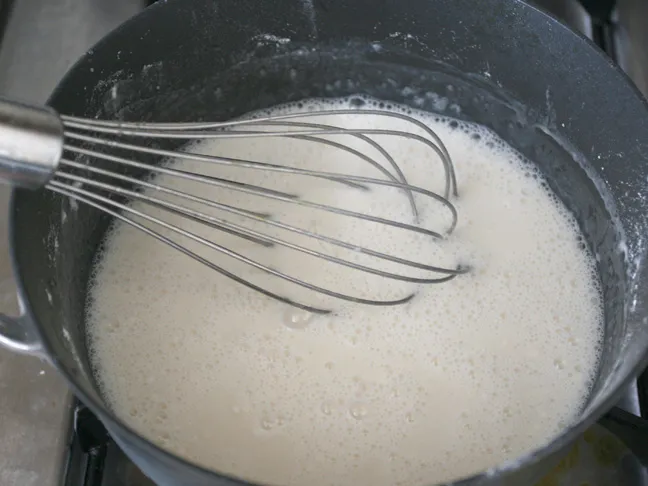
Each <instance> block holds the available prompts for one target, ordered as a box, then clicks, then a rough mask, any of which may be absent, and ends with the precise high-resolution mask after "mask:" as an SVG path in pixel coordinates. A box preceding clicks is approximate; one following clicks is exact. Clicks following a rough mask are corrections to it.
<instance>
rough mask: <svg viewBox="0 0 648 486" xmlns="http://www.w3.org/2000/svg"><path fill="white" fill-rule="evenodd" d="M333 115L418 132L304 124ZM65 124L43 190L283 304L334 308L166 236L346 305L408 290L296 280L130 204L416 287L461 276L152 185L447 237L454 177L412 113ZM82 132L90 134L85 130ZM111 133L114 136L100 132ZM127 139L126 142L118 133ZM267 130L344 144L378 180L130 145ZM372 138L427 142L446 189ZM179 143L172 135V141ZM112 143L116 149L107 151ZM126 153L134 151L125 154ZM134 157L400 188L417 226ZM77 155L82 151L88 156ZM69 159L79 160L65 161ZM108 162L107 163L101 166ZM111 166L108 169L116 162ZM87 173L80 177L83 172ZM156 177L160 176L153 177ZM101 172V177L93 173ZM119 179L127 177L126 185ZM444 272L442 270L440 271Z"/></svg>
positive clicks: (453, 213) (438, 145)
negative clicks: (426, 217)
mask: <svg viewBox="0 0 648 486" xmlns="http://www.w3.org/2000/svg"><path fill="white" fill-rule="evenodd" d="M331 115H335V116H337V115H375V116H383V117H385V116H387V117H391V118H395V119H399V120H402V121H404V122H407V123H409V124H411V125H412V126H414V127H416V128H418V129H419V130H420V132H419V133H423V135H420V134H419V133H412V132H409V131H404V130H393V129H389V130H388V129H382V128H352V127H350V128H341V127H339V126H336V125H331V124H325V123H315V122H313V123H312V122H307V121H304V120H305V119H308V118H311V117H321V116H329V117H330V116H331ZM61 120H62V123H63V127H64V138H65V142H64V145H63V149H64V153H66V154H67V155H71V156H72V157H68V156H66V157H64V158H62V159H61V160H60V162H59V168H58V170H57V171H56V172H55V174H54V177H53V178H51V179H50V181H49V182H48V183H47V185H46V188H47V189H49V190H51V191H54V192H56V193H58V194H60V195H63V196H66V197H69V198H72V199H75V200H77V201H79V202H82V203H84V204H87V205H89V206H91V207H94V208H96V209H98V210H100V211H104V212H106V213H107V214H109V215H111V216H113V217H114V218H116V219H117V220H120V221H122V222H124V223H127V224H129V225H131V226H133V227H134V228H136V229H138V230H141V231H143V232H144V233H146V234H148V235H150V236H152V237H154V238H155V239H157V240H159V241H161V242H163V243H165V244H167V245H169V246H170V247H172V248H174V249H176V250H179V251H181V252H182V253H184V254H186V255H188V256H190V257H191V258H193V259H195V260H196V261H198V262H200V263H202V264H204V265H206V266H207V267H209V268H211V269H213V270H216V271H217V272H219V273H221V274H222V275H225V276H226V277H229V278H231V279H233V280H234V281H236V282H239V283H241V284H243V285H245V286H246V287H248V288H250V289H253V290H255V291H258V292H260V293H262V294H264V295H266V296H268V297H272V298H274V299H276V300H279V301H281V302H284V303H287V304H290V305H293V306H295V307H298V308H300V309H304V310H307V311H310V312H316V313H327V312H329V311H330V310H329V309H324V308H321V307H319V306H315V305H310V304H306V303H304V302H301V301H297V300H295V299H293V298H289V297H286V296H284V295H280V294H279V293H278V292H275V291H273V290H270V289H268V288H265V287H263V286H261V285H258V284H256V283H255V282H253V281H251V280H249V279H248V278H245V277H244V276H242V275H238V274H236V273H234V272H232V271H230V270H228V269H226V268H224V267H223V266H221V265H218V264H216V263H215V262H214V261H211V260H209V259H208V258H206V257H205V256H203V255H202V254H199V253H197V252H195V251H193V250H192V249H190V248H189V247H187V246H186V245H184V244H181V243H179V242H178V241H176V240H174V239H173V238H171V237H170V235H171V234H175V235H179V236H181V237H183V238H186V239H188V240H190V241H193V242H195V243H198V244H199V245H201V246H203V247H206V248H209V249H211V250H214V251H216V252H218V253H220V254H222V255H225V256H228V257H230V258H232V259H233V260H235V261H238V262H240V263H243V264H245V265H247V266H248V267H250V268H253V269H256V270H259V271H261V272H263V273H265V274H267V275H270V276H273V277H277V278H279V279H281V280H283V281H286V282H290V283H292V284H295V285H297V286H299V287H302V288H305V289H308V290H310V291H313V292H316V293H319V294H323V295H326V296H329V297H334V298H337V299H341V300H344V301H348V302H355V303H361V304H369V305H385V306H389V305H398V304H403V303H405V302H407V301H409V300H410V299H411V298H412V297H413V293H412V292H410V293H408V295H406V296H405V297H403V298H399V299H370V298H361V297H357V296H353V295H349V294H347V293H343V292H338V291H336V290H333V289H331V288H326V287H324V286H321V285H315V284H314V283H311V282H308V281H306V280H303V279H300V278H297V277H295V276H293V275H290V274H288V273H286V272H284V271H280V270H278V269H276V268H273V267H272V266H270V265H267V264H264V263H262V262H260V261H257V260H255V259H253V258H250V257H248V256H246V255H244V254H242V253H240V252H238V251H234V250H233V249H231V248H228V247H226V246H224V245H222V244H219V243H218V242H216V241H212V240H210V239H208V238H205V237H204V236H201V235H199V234H197V233H194V232H192V231H189V230H186V229H183V228H181V227H179V226H176V225H174V224H172V223H169V222H168V221H165V220H163V219H160V218H159V217H156V216H155V215H152V214H148V213H146V212H145V211H144V210H143V209H144V208H143V207H141V206H137V207H135V206H133V205H132V204H130V202H132V201H138V202H141V203H143V204H145V205H147V206H150V207H155V208H158V209H160V210H163V211H166V212H168V213H169V214H175V215H178V216H180V217H182V218H187V219H189V220H192V221H194V222H197V223H199V224H202V225H205V226H207V227H210V228H213V229H216V230H219V231H223V232H225V233H228V234H230V235H233V236H235V237H239V238H243V239H245V240H247V241H250V242H252V243H254V244H259V245H262V246H264V247H273V246H281V247H283V248H287V249H290V250H294V251H297V252H299V253H301V254H305V255H308V256H311V257H315V258H318V259H321V260H324V261H326V262H328V263H333V264H337V265H342V266H344V267H347V268H351V269H354V270H358V271H362V272H366V273H369V274H372V275H376V276H379V277H384V278H389V279H393V280H398V281H403V282H410V283H416V284H430V283H441V282H446V281H448V280H451V279H453V278H455V277H456V276H457V275H460V274H462V273H466V272H467V271H468V269H467V268H465V267H460V266H459V267H454V268H444V267H441V266H436V265H430V264H427V263H423V262H420V261H414V260H411V259H408V258H402V257H399V256H396V255H392V254H389V253H385V252H381V251H377V250H374V249H372V248H367V247H364V246H357V245H354V244H352V243H351V242H349V241H344V240H342V239H338V238H333V237H331V236H327V235H325V234H320V233H318V232H316V231H310V230H307V229H305V228H301V227H299V226H295V225H292V224H288V223H286V222H283V221H278V220H275V219H274V218H273V217H272V214H271V213H269V212H265V211H253V210H249V209H246V208H242V207H236V206H233V205H229V204H224V203H221V202H219V201H218V200H212V199H207V198H205V197H200V196H198V195H195V194H191V193H188V192H186V191H182V190H179V189H174V188H172V187H167V186H165V185H162V184H160V183H158V182H157V180H158V179H157V176H160V175H164V176H165V177H170V178H180V179H184V180H188V181H193V182H197V183H200V184H206V185H208V186H212V187H214V188H219V189H227V190H231V191H237V192H239V193H242V194H247V195H250V196H255V197H261V198H266V199H269V200H271V201H275V202H281V203H286V204H291V205H297V206H300V207H303V208H308V209H313V210H316V211H326V212H329V213H334V214H336V215H339V216H344V217H350V218H355V219H359V220H363V221H369V222H371V223H375V224H381V225H387V226H390V227H394V228H398V229H399V230H406V231H412V232H415V233H417V234H421V235H424V236H428V237H432V238H435V239H439V240H441V239H443V238H445V237H446V236H447V235H449V234H451V233H452V232H453V231H454V229H455V227H456V225H457V220H458V214H457V210H456V208H455V206H454V205H453V204H452V203H451V202H450V197H456V196H457V184H456V175H455V172H454V167H453V164H452V160H451V158H450V155H449V153H448V151H447V149H446V147H445V146H444V145H443V142H442V141H441V139H440V137H439V136H438V135H437V134H436V133H435V132H434V131H433V130H431V129H430V128H429V127H428V126H427V125H425V124H424V123H423V122H421V121H419V120H416V119H415V118H413V117H410V116H409V115H405V114H402V113H394V112H385V111H381V110H364V109H349V110H326V111H316V112H307V113H290V114H284V115H274V116H266V117H252V118H246V119H241V120H234V121H229V122H207V123H201V122H197V123H196V122H192V123H124V122H116V121H104V120H87V119H82V118H77V117H70V116H61ZM83 132H87V133H83ZM105 136H110V137H111V138H106V137H105ZM122 137H126V138H127V139H130V140H129V141H124V140H122V139H121V138H122ZM265 137H283V138H290V139H295V140H302V141H305V142H308V143H319V144H323V145H326V146H328V147H330V148H332V149H335V150H340V151H343V152H344V153H346V154H348V155H351V156H353V157H355V158H356V159H358V160H360V161H363V162H365V163H367V164H368V165H369V166H370V167H372V168H373V169H374V170H377V171H378V172H379V173H380V175H381V176H382V177H384V178H385V179H379V178H375V177H368V176H360V175H352V174H345V173H337V172H331V171H322V170H313V169H308V168H304V167H293V166H290V165H283V164H281V163H276V162H274V161H273V162H261V161H258V160H251V159H241V158H235V157H227V156H224V155H222V156H221V155H205V154H200V153H191V152H186V151H181V150H169V149H163V148H158V147H152V146H148V145H147V144H146V142H145V143H136V142H135V140H137V139H146V140H154V139H166V140H175V141H185V142H193V141H196V140H208V139H221V138H222V139H232V138H240V139H246V138H265ZM339 137H349V139H352V140H356V141H357V142H358V143H360V144H363V145H364V146H366V147H367V148H370V150H371V151H373V152H374V153H376V154H378V157H379V158H380V159H383V160H382V161H378V160H377V158H376V156H373V155H369V154H368V153H365V152H364V151H362V150H360V149H359V148H356V147H355V146H351V145H348V144H346V143H344V142H343V141H342V139H341V138H339ZM377 137H400V138H402V139H407V140H410V141H413V142H416V143H420V144H423V145H424V146H425V147H427V148H429V149H430V151H431V153H432V154H434V157H435V159H437V160H439V161H440V162H441V165H442V167H443V171H444V180H445V187H444V191H443V195H441V194H437V193H436V192H434V191H431V190H428V189H424V188H422V187H419V186H417V185H412V184H410V183H409V182H408V181H407V179H406V177H405V175H404V173H403V171H402V170H401V168H400V166H399V164H398V163H397V162H396V160H395V159H394V158H393V157H392V155H391V154H390V153H389V151H388V150H386V149H385V148H384V147H383V146H382V145H381V144H380V143H379V142H378V141H377ZM174 143H176V142H174ZM111 150H116V151H118V153H119V155H117V154H116V153H111V152H110V151H111ZM125 154H133V156H131V155H125ZM140 155H147V156H154V157H157V158H160V159H162V160H174V159H178V158H181V159H185V160H189V161H193V162H198V163H207V164H218V165H222V166H224V167H232V168H239V169H249V170H255V171H269V172H275V173H283V174H286V175H295V176H301V177H311V178H317V179H323V180H329V181H332V182H334V183H340V184H344V185H346V186H349V187H351V188H354V189H357V190H362V191H369V190H371V187H372V186H379V187H389V188H393V189H397V190H400V191H402V192H403V194H404V195H405V196H406V197H407V199H408V202H409V205H410V208H411V211H412V214H413V217H414V224H410V223H407V222H403V221H397V220H394V219H390V218H384V217H379V216H374V215H372V214H367V213H365V212H358V211H353V210H349V209H345V208H343V207H337V206H331V205H329V204H323V203H318V202H314V201H309V200H305V199H303V198H302V197H300V196H299V195H297V194H294V193H292V192H286V191H281V190H276V189H270V188H268V187H263V186H259V185H258V184H250V183H245V182H240V181H235V180H230V179H226V178H223V177H214V176H211V175H207V174H202V173H196V172H191V171H186V170H180V169H178V168H173V167H171V166H170V165H169V164H165V163H162V164H159V165H158V164H149V163H145V162H142V161H138V160H137V157H138V156H140ZM79 157H84V158H87V160H88V162H86V161H84V160H83V159H80V158H79ZM71 158H75V160H70V159H71ZM92 160H103V161H104V164H103V165H102V166H101V167H99V166H96V165H94V164H92V163H91V161H92ZM106 163H108V165H106ZM112 167H114V169H113V168H112ZM131 170H137V171H145V173H146V174H148V175H147V176H146V177H145V178H137V177H131V176H129V175H126V174H125V173H124V172H125V171H131ZM84 173H85V175H82V174H84ZM151 175H156V177H151ZM97 177H99V178H104V180H99V179H97ZM119 184H125V185H126V186H128V187H124V186H122V185H119ZM155 194H160V195H162V194H166V195H167V196H171V197H174V198H180V199H181V200H184V201H187V202H188V203H192V204H197V205H201V206H204V207H207V208H211V209H216V210H219V211H223V212H224V213H225V214H230V215H234V216H237V217H241V218H243V220H249V221H250V222H257V223H260V224H262V225H266V226H268V227H269V228H275V229H279V230H285V231H288V232H291V233H293V234H296V235H299V236H302V237H307V238H309V239H313V240H315V241H319V242H321V243H324V244H330V245H333V246H335V247H339V248H343V249H345V250H350V251H353V252H357V253H360V254H363V255H366V256H369V257H373V258H377V259H379V260H383V261H387V262H391V263H393V264H398V265H403V266H405V267H408V268H412V269H418V270H424V271H429V272H432V273H434V274H436V275H435V276H433V277H432V276H412V275H405V274H402V273H400V272H396V271H387V270H384V269H381V268H374V267H372V266H368V265H365V264H361V263H358V262H354V261H350V260H348V259H345V258H341V257H339V256H335V255H331V254H328V253H325V252H323V251H320V250H316V249H313V248H309V247H307V246H304V245H302V244H298V243H296V242H292V241H288V240H286V239H284V238H280V237H278V236H274V235H272V234H268V233H266V232H263V231H261V230H257V229H254V228H250V227H247V226H245V225H243V224H239V223H235V222H233V221H229V220H227V219H225V218H223V217H221V216H216V215H213V214H207V213H205V212H204V211H203V210H199V209H197V208H194V207H193V206H192V207H188V206H186V205H184V204H179V203H176V202H172V201H170V200H167V199H161V198H159V197H157V196H155ZM415 194H416V195H419V196H422V197H426V198H430V199H431V200H434V201H435V202H436V203H439V204H441V205H442V206H443V207H444V208H445V209H446V210H447V211H448V213H449V215H450V222H449V224H448V227H447V228H446V229H445V230H444V231H434V230H432V229H429V228H424V227H421V226H420V224H419V212H418V208H417V205H416V202H415V199H414V195H415ZM114 196H120V198H121V199H120V200H119V201H117V200H115V198H114ZM148 224H153V225H156V226H157V227H159V228H160V231H166V232H169V233H168V234H166V233H164V234H163V233H162V232H160V231H157V230H155V229H153V228H151V227H150V226H149V225H148ZM439 275H441V276H439Z"/></svg>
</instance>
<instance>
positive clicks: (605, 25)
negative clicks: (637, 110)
mask: <svg viewBox="0 0 648 486" xmlns="http://www.w3.org/2000/svg"><path fill="white" fill-rule="evenodd" d="M151 3H154V2H153V1H150V0H138V1H133V0H111V1H110V2H106V1H105V0H48V1H47V2H42V1H40V0H13V1H9V0H0V31H2V32H3V36H2V41H1V43H0V92H2V93H3V95H5V96H10V97H16V98H20V99H24V100H26V101H33V102H43V101H44V100H45V98H46V96H47V95H48V94H49V93H50V92H51V91H52V89H53V88H54V86H55V85H56V82H57V81H58V79H60V78H61V77H62V75H63V74H64V73H65V71H66V70H67V69H68V68H69V67H70V66H71V64H72V63H73V62H74V60H75V59H76V58H78V57H79V56H80V55H82V54H83V52H84V51H85V50H86V49H88V48H89V47H91V45H92V44H94V43H95V42H96V41H97V40H98V39H99V38H100V37H101V36H103V35H104V34H106V33H107V32H109V31H110V30H111V29H112V28H114V27H115V26H117V25H118V24H119V23H121V22H123V21H124V20H126V19H127V18H128V17H130V16H131V15H133V14H135V13H136V12H137V11H138V10H140V9H141V8H144V7H145V6H146V5H147V4H151ZM535 3H536V4H539V5H540V6H541V7H542V8H544V9H546V10H548V11H550V12H551V13H553V14H554V15H555V16H556V17H558V18H560V19H561V20H563V21H564V22H565V23H567V24H568V25H570V26H571V27H572V28H574V29H575V30H578V31H580V32H581V33H583V34H584V35H586V36H587V37H589V38H591V39H593V40H594V41H595V42H596V43H597V44H598V45H599V47H601V48H602V49H603V50H604V51H605V52H606V53H607V54H608V55H609V56H610V57H611V58H612V59H613V60H614V61H615V62H617V63H618V64H619V65H620V66H621V67H622V68H623V69H624V70H625V71H626V72H627V73H628V74H629V76H630V77H631V78H632V79H633V81H634V82H635V84H636V85H637V86H638V87H639V89H640V90H642V91H643V92H644V93H645V94H647V95H648V2H647V1H646V0H536V1H535ZM9 6H11V7H12V8H11V9H9ZM10 10H11V12H10V15H7V13H8V12H9V11H10ZM34 32H38V33H39V34H38V35H34ZM34 72H38V73H39V76H33V73H34ZM6 204H7V191H6V190H4V191H3V190H2V189H0V206H5V207H6ZM5 213H6V211H5V210H4V208H0V215H2V214H5ZM5 219H6V218H1V217H0V256H2V255H6V254H7V249H6V237H5V236H4V234H5V233H4V232H6V220H5ZM2 252H4V253H2ZM7 262H8V258H7V257H4V258H0V302H1V303H2V304H3V305H2V310H3V311H7V310H10V309H8V306H9V305H10V304H12V303H13V301H12V299H13V297H12V295H15V293H14V292H15V291H14V287H13V285H12V283H11V278H10V276H9V275H10V269H9V266H8V263H7ZM13 300H15V299H13ZM4 390H10V392H4V393H3V392H2V391H4ZM618 406H619V408H620V409H623V410H626V411H627V412H630V413H632V414H634V415H636V416H643V417H648V374H645V375H644V376H642V377H640V378H639V380H638V381H637V383H635V384H633V385H632V386H631V387H630V388H629V389H628V391H627V393H626V395H625V396H624V398H623V399H622V400H621V402H620V403H619V404H618ZM619 413H623V412H619ZM608 418H609V419H610V420H613V419H614V416H613V415H611V416H609V417H608ZM610 420H608V422H610ZM0 421H1V422H2V423H3V427H2V429H3V430H2V431H0V485H2V486H155V485H154V483H153V482H151V481H150V480H149V479H147V478H146V477H145V476H144V475H143V474H142V473H141V472H140V471H139V470H138V469H137V467H136V466H135V465H134V464H133V463H132V462H131V461H130V460H129V459H128V458H127V457H126V456H125V455H124V454H123V452H122V451H121V450H120V449H119V447H118V446H117V445H116V444H115V443H114V442H113V441H112V439H111V438H110V436H109V435H108V433H107V432H106V430H105V429H104V427H103V425H102V424H101V422H99V420H98V419H97V418H96V417H95V416H94V415H93V414H92V413H91V412H90V411H89V410H88V409H87V408H86V407H85V406H83V404H81V403H79V402H78V401H76V400H74V399H73V398H72V397H71V396H70V394H69V392H68V391H67V388H66V387H65V385H64V384H63V382H62V380H61V379H60V378H59V377H58V376H57V375H56V373H55V372H54V371H52V370H50V369H49V368H48V367H47V365H45V364H43V363H40V362H38V361H37V360H33V359H28V358H25V357H21V356H15V355H13V354H9V353H6V352H4V351H3V350H0ZM5 424H7V425H5ZM608 426H609V423H608ZM646 437H647V439H646V440H647V441H648V432H647V433H646ZM585 484H586V485H588V486H599V485H600V486H616V485H623V486H648V474H647V471H646V470H645V469H644V468H643V467H642V466H641V465H640V463H639V461H638V460H637V458H635V457H634V456H633V455H632V454H630V453H629V452H628V450H627V449H626V448H625V447H624V446H623V445H622V444H621V442H619V440H618V439H617V438H615V437H614V436H612V435H611V434H610V433H609V432H608V431H607V430H606V429H605V428H603V427H601V426H600V425H595V426H594V427H592V428H591V429H590V430H589V431H588V432H587V433H586V434H585V435H584V436H583V437H582V438H581V440H580V441H579V442H578V443H577V444H576V445H575V446H574V448H573V449H572V450H571V451H570V452H569V453H568V454H567V455H566V456H565V458H564V459H563V461H562V462H561V463H560V465H559V466H558V467H557V469H556V470H555V471H554V472H552V473H551V474H550V475H548V476H547V477H546V478H545V479H544V480H543V481H541V482H540V483H539V484H538V485H536V486H561V485H567V486H576V485H585ZM524 486H530V485H524Z"/></svg>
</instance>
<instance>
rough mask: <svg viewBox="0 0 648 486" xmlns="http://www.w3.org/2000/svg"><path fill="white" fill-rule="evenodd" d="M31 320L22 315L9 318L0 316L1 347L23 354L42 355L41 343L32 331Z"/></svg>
mask: <svg viewBox="0 0 648 486" xmlns="http://www.w3.org/2000/svg"><path fill="white" fill-rule="evenodd" d="M32 329H34V327H33V324H32V323H31V321H30V319H29V318H28V317H27V316H26V315H25V314H22V315H20V316H18V317H9V316H6V315H4V314H0V346H3V347H5V348H7V349H9V350H11V351H14V352H17V353H22V354H37V355H40V354H41V349H42V346H41V342H40V340H39V339H38V337H37V336H36V335H35V334H34V332H33V331H32Z"/></svg>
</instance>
